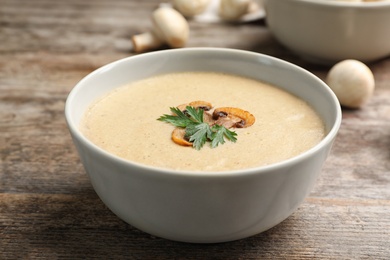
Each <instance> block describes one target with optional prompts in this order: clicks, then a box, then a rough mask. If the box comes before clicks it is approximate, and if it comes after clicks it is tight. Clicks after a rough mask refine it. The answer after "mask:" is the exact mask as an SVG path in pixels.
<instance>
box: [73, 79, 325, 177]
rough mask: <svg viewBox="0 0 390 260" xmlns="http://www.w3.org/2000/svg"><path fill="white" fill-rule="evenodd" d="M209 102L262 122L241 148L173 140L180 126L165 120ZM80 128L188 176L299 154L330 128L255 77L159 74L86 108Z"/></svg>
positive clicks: (111, 146)
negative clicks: (179, 108)
mask: <svg viewBox="0 0 390 260" xmlns="http://www.w3.org/2000/svg"><path fill="white" fill-rule="evenodd" d="M194 100H205V101H208V102H210V103H211V104H212V105H213V107H215V108H218V107H238V108H241V109H244V110H247V111H250V113H252V114H253V115H254V117H255V119H256V121H255V123H254V124H253V125H252V126H250V127H247V128H235V129H230V130H233V131H235V132H236V133H237V141H236V142H235V143H233V142H230V141H226V142H225V143H224V144H222V145H219V146H218V147H216V148H211V147H210V145H209V144H208V143H206V144H205V145H204V147H203V148H202V149H200V150H196V149H194V148H192V147H186V146H180V145H178V144H176V143H174V142H173V141H172V140H171V133H172V131H173V129H174V128H175V127H174V126H173V125H171V124H168V123H166V122H161V121H158V120H157V118H159V117H160V116H162V115H163V114H170V113H171V112H170V109H169V108H170V107H176V106H179V105H181V104H183V103H189V102H191V101H194ZM80 128H81V131H82V132H83V134H84V135H85V136H86V137H87V138H89V139H90V140H91V141H92V142H93V143H95V144H96V145H98V146H100V147H101V148H103V149H105V150H107V151H108V152H110V153H112V154H115V155H117V156H119V157H122V158H125V159H128V160H130V161H134V162H137V163H140V164H145V165H150V166H155V167H162V168H169V169H175V170H187V171H213V172H215V171H231V170H237V169H243V168H252V167H257V166H264V165H269V164H273V163H276V162H279V161H282V160H285V159H288V158H291V157H294V156H296V155H298V154H300V153H302V152H304V151H306V150H308V149H310V148H311V147H313V146H314V145H316V144H317V143H318V142H320V141H321V140H322V138H323V137H324V135H325V130H324V124H323V122H322V120H321V118H320V117H319V116H318V115H317V114H316V113H315V111H314V110H313V109H312V108H311V107H310V106H309V105H308V104H307V103H306V102H304V101H303V100H301V99H299V98H297V97H295V96H293V95H291V94H289V93H287V92H286V91H283V90H281V89H279V88H277V87H275V86H271V85H269V84H265V83H262V82H259V81H256V80H252V79H249V78H244V77H239V76H234V75H229V74H219V73H210V72H185V73H173V74H165V75H159V76H156V77H153V78H148V79H145V80H141V81H138V82H135V83H131V84H128V85H126V86H123V87H120V88H117V89H115V90H114V91H112V92H111V93H109V94H108V95H106V96H104V97H102V98H100V99H99V100H97V101H96V102H95V103H93V104H92V105H91V106H90V107H89V109H88V110H87V111H86V113H85V115H84V118H83V120H82V122H81V126H80Z"/></svg>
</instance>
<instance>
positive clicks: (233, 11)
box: [219, 0, 252, 21]
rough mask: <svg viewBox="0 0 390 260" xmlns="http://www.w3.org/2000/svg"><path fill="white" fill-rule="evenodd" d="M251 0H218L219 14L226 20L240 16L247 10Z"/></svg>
mask: <svg viewBox="0 0 390 260" xmlns="http://www.w3.org/2000/svg"><path fill="white" fill-rule="evenodd" d="M251 1H252V0H220V4H219V16H220V17H221V18H222V19H224V20H227V21H234V20H237V19H239V18H241V17H242V16H243V15H244V14H246V13H247V12H248V9H249V7H250V4H251Z"/></svg>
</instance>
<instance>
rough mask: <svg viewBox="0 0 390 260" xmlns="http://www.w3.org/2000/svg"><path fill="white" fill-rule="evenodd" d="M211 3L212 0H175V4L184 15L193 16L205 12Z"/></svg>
mask: <svg viewBox="0 0 390 260" xmlns="http://www.w3.org/2000/svg"><path fill="white" fill-rule="evenodd" d="M209 3H210V0H174V1H173V6H174V7H175V8H176V9H177V10H178V11H179V12H180V13H181V14H182V15H184V16H186V17H192V16H194V15H198V14H201V13H202V12H204V11H205V9H206V7H207V6H208V5H209Z"/></svg>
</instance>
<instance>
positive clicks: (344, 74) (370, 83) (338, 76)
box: [326, 59, 375, 108]
mask: <svg viewBox="0 0 390 260" xmlns="http://www.w3.org/2000/svg"><path fill="white" fill-rule="evenodd" d="M326 83H327V84H328V86H329V87H330V88H331V89H332V90H333V92H334V93H335V94H336V96H337V98H338V99H339V102H340V104H341V105H343V106H346V107H350V108H359V107H361V106H362V105H363V104H364V103H366V102H367V101H368V99H369V98H370V97H371V96H372V93H373V92H374V88H375V79H374V75H373V74H372V72H371V70H370V69H369V68H368V67H367V66H366V65H365V64H364V63H362V62H360V61H357V60H351V59H350V60H344V61H341V62H339V63H337V64H335V65H334V66H333V67H332V68H331V69H330V71H329V73H328V75H327V78H326Z"/></svg>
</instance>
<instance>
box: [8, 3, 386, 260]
mask: <svg viewBox="0 0 390 260" xmlns="http://www.w3.org/2000/svg"><path fill="white" fill-rule="evenodd" d="M158 3H159V1H158V0H145V1H135V0H126V1H125V0H89V1H77V0H69V1H68V0H67V1H59V0H58V1H55V0H0V167H1V168H0V259H32V258H43V259H57V258H67V259H76V258H83V259H85V258H103V259H118V258H133V259H313V258H323V259H390V58H386V59H382V60H380V61H377V62H375V63H372V64H369V66H370V68H371V69H372V71H373V73H374V75H375V79H376V90H375V93H374V96H373V97H372V99H370V101H369V103H368V104H367V105H366V106H364V107H363V108H362V109H359V110H346V109H343V123H342V126H341V129H340V133H339V135H338V138H337V140H336V142H335V145H334V149H333V151H332V153H331V154H330V156H329V158H328V160H327V162H326V165H325V167H324V169H323V172H322V175H321V176H320V178H319V179H318V182H317V184H316V186H315V188H314V190H313V191H312V192H311V194H310V196H309V197H308V198H307V199H306V200H305V202H304V203H303V204H302V205H301V206H300V207H299V209H298V210H297V211H296V212H295V213H294V214H292V215H291V216H290V217H289V218H288V219H287V220H285V221H284V222H282V223H281V224H279V225H278V226H276V227H274V228H272V229H270V230H268V231H266V232H264V233H262V234H259V235H256V236H254V237H251V238H247V239H243V240H239V241H235V242H230V243H222V244H186V243H178V242H173V241H168V240H164V239H161V238H157V237H153V236H150V235H148V234H145V233H143V232H141V231H139V230H137V229H135V228H133V227H131V226H130V225H128V224H126V223H124V222H123V221H121V220H120V219H119V218H117V217H116V216H115V215H114V214H113V213H111V212H110V211H109V210H108V209H107V208H106V206H105V205H104V204H103V203H102V202H101V201H100V199H99V198H98V197H97V195H96V194H95V192H94V190H93V188H92V187H91V184H90V182H89V180H88V178H87V175H86V173H85V172H84V169H83V167H82V165H81V164H80V161H79V159H78V155H77V154H76V151H75V148H74V146H73V144H72V141H71V138H70V136H69V133H68V130H67V128H66V124H65V120H64V104H65V100H66V97H67V94H68V93H69V91H70V90H71V89H72V88H73V86H74V85H75V84H76V83H77V82H78V81H79V80H80V79H81V78H82V77H84V76H85V75H87V74H88V73H89V72H91V71H93V70H94V69H97V68H98V67H100V66H102V65H104V64H106V63H108V62H111V61H114V60H117V59H119V58H123V57H127V56H131V55H133V53H131V52H130V51H129V49H128V43H129V39H130V37H131V36H132V35H133V34H135V33H139V32H144V31H146V30H148V29H149V28H150V26H151V22H150V20H149V17H150V14H151V12H152V10H154V9H155V8H156V6H157V5H158ZM190 27H191V37H190V41H189V43H188V45H187V46H188V47H200V46H213V47H229V48H237V49H243V50H251V51H255V52H260V53H265V54H269V55H273V56H276V57H279V58H282V59H285V60H288V61H290V62H293V63H295V64H298V65H300V66H302V67H304V68H306V69H308V70H310V71H311V72H313V73H314V74H316V75H318V76H319V77H320V78H323V79H324V78H325V76H326V74H327V72H328V71H329V67H324V66H318V65H313V64H310V63H307V62H305V61H304V60H302V59H300V58H298V57H296V56H295V55H294V54H292V53H291V52H289V51H288V50H286V49H284V48H283V47H282V46H280V45H279V44H278V43H277V42H276V41H275V40H274V39H273V38H272V36H271V35H270V32H269V31H268V29H267V27H266V23H265V22H264V21H263V20H260V21H256V22H252V23H245V24H239V25H237V24H236V25H234V24H221V23H217V24H205V23H199V22H194V21H190Z"/></svg>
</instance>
